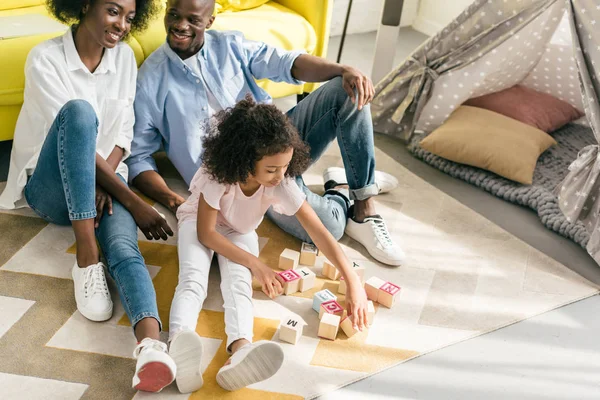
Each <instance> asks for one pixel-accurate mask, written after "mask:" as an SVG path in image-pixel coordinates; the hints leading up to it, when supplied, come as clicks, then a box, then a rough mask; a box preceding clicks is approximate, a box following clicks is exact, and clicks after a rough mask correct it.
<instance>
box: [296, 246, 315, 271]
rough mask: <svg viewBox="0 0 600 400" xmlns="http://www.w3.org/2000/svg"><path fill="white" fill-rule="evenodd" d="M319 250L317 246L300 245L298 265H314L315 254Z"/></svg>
mask: <svg viewBox="0 0 600 400" xmlns="http://www.w3.org/2000/svg"><path fill="white" fill-rule="evenodd" d="M318 252H319V250H318V249H317V246H315V245H314V244H309V243H302V248H301V249H300V264H302V265H309V266H311V267H312V266H313V265H315V261H317V254H318Z"/></svg>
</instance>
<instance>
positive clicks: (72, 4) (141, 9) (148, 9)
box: [46, 0, 160, 32]
mask: <svg viewBox="0 0 600 400" xmlns="http://www.w3.org/2000/svg"><path fill="white" fill-rule="evenodd" d="M94 1H96V0H47V1H46V7H47V8H48V11H50V13H51V14H52V15H54V16H55V17H56V19H58V20H59V21H60V22H62V23H64V24H67V25H70V24H73V23H78V22H80V21H81V19H82V17H83V15H82V13H81V10H83V7H84V6H85V5H86V4H90V5H91V4H93V3H94ZM159 10H160V6H159V3H158V1H157V0H135V17H134V18H133V22H132V23H131V31H132V32H142V31H144V30H145V29H146V28H147V27H148V23H149V22H150V20H151V19H152V17H154V16H155V15H156V14H157V13H158V11H159Z"/></svg>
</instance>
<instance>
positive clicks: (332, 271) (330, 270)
mask: <svg viewBox="0 0 600 400" xmlns="http://www.w3.org/2000/svg"><path fill="white" fill-rule="evenodd" d="M322 275H323V276H325V277H327V278H329V279H331V280H332V281H337V280H338V279H340V276H341V274H340V271H338V269H337V268H336V267H334V266H333V264H332V263H330V262H329V260H324V261H323V272H322Z"/></svg>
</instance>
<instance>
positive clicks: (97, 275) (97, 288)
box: [85, 263, 110, 297]
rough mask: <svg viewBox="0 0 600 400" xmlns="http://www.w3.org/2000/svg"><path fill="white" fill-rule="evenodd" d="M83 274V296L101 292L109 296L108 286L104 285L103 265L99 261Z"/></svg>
mask: <svg viewBox="0 0 600 400" xmlns="http://www.w3.org/2000/svg"><path fill="white" fill-rule="evenodd" d="M86 272H87V273H86V276H85V296H86V297H88V296H93V295H95V294H101V295H103V296H104V297H109V296H110V294H109V292H108V286H106V278H105V277H104V266H103V265H102V264H101V263H98V264H96V265H95V266H93V267H92V268H89V269H88V270H87V271H86Z"/></svg>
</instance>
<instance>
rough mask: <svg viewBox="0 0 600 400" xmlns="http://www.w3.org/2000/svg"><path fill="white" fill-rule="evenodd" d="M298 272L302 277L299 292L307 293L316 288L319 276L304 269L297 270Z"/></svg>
mask: <svg viewBox="0 0 600 400" xmlns="http://www.w3.org/2000/svg"><path fill="white" fill-rule="evenodd" d="M296 272H297V273H298V274H299V275H300V285H299V286H298V290H299V291H301V292H306V291H307V290H310V289H312V288H313V287H314V286H315V282H316V281H317V275H316V274H315V273H314V272H312V271H311V270H310V269H308V268H306V267H302V268H299V269H297V270H296Z"/></svg>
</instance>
